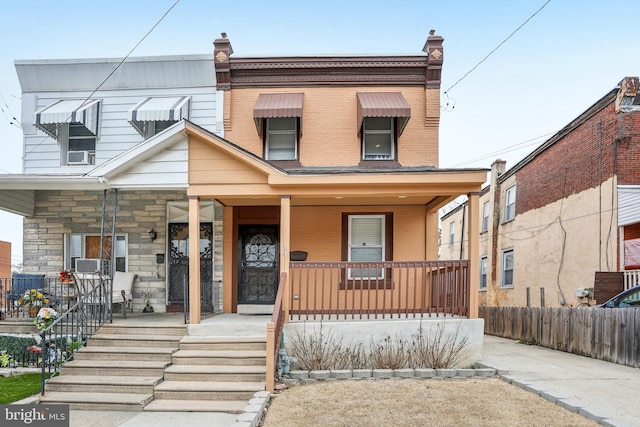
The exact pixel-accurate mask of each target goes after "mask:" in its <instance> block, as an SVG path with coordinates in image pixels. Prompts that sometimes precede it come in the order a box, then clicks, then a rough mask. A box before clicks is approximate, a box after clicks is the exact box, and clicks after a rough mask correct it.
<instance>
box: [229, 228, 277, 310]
mask: <svg viewBox="0 0 640 427" xmlns="http://www.w3.org/2000/svg"><path fill="white" fill-rule="evenodd" d="M238 235H239V251H238V252H239V253H238V260H239V262H238V269H239V271H238V278H239V280H238V281H239V283H238V304H274V303H275V301H276V293H277V291H278V254H279V248H278V226H277V225H240V226H239V230H238Z"/></svg>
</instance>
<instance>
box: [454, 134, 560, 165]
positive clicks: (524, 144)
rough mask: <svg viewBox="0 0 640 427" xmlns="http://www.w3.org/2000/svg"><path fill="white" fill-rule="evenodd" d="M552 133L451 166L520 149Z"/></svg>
mask: <svg viewBox="0 0 640 427" xmlns="http://www.w3.org/2000/svg"><path fill="white" fill-rule="evenodd" d="M554 133H555V132H550V133H546V134H544V135H540V136H536V137H535V138H531V139H528V140H526V141H523V142H518V143H517V144H513V145H510V146H508V147H505V148H503V149H501V150H498V151H494V152H492V153H487V154H483V155H482V156H480V157H476V158H474V159H471V160H467V161H464V162H461V163H457V164H455V165H451V167H452V168H455V167H458V166H464V165H466V164H468V163H473V162H477V161H479V160H485V159H488V158H491V157H493V156H496V155H498V154H504V153H510V152H512V151H516V150H520V149H522V148H526V147H530V146H532V145H537V144H539V141H538V140H539V139H540V138H546V137H547V136H549V135H553V134H554Z"/></svg>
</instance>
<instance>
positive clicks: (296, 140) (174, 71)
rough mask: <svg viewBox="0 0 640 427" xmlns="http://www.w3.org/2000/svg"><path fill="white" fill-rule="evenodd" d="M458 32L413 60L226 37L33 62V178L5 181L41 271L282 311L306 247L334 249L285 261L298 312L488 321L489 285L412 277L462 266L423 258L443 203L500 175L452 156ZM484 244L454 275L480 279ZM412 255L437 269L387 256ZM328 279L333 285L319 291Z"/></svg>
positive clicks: (31, 265) (34, 267)
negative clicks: (236, 49)
mask: <svg viewBox="0 0 640 427" xmlns="http://www.w3.org/2000/svg"><path fill="white" fill-rule="evenodd" d="M442 41H443V39H442V38H441V37H439V36H437V35H434V34H433V32H432V34H431V35H430V36H429V37H428V40H427V42H426V43H425V45H424V49H423V52H422V53H420V54H415V55H366V56H327V57H322V56H311V57H304V56H295V57H237V56H235V55H234V54H233V50H232V48H231V44H230V42H229V40H228V39H227V38H226V36H223V37H222V38H220V39H217V40H216V41H215V43H214V47H215V50H214V53H213V57H210V56H180V57H151V58H138V59H129V60H127V61H125V62H120V61H119V60H116V59H107V60H36V61H17V62H16V69H17V72H18V76H19V79H20V83H21V85H22V89H23V112H22V122H23V129H24V146H25V155H24V173H23V174H20V175H4V176H0V194H1V196H2V197H1V198H0V200H1V201H2V207H3V209H6V210H9V211H12V212H15V213H20V214H22V215H24V216H25V220H24V224H25V227H24V228H25V231H24V234H25V236H24V268H25V272H27V273H29V272H32V273H46V274H50V275H54V276H55V275H57V274H58V272H59V271H60V270H63V269H64V270H67V269H75V270H81V269H86V268H87V267H86V266H87V264H88V265H89V269H93V270H95V269H96V268H101V269H102V271H103V272H104V273H110V272H113V271H130V272H135V273H136V274H137V280H136V283H135V284H134V308H135V309H139V308H141V307H142V305H143V304H144V299H146V298H148V295H149V293H151V298H150V299H151V302H152V303H153V305H155V306H156V307H157V308H158V309H159V311H164V310H165V309H166V310H172V309H173V307H174V306H181V305H182V304H183V303H184V301H185V298H186V297H188V299H189V300H191V301H201V302H202V304H192V305H191V310H190V321H191V323H198V322H199V320H200V316H201V310H211V311H213V310H217V311H224V312H240V313H243V312H246V313H256V312H259V313H265V312H266V313H270V312H271V310H272V306H273V304H274V302H275V298H276V293H277V287H278V283H279V278H280V275H281V274H282V273H289V269H290V264H289V263H290V260H293V261H299V260H304V261H307V262H314V263H318V262H321V263H336V264H334V265H329V264H327V266H325V267H321V266H318V265H314V266H310V265H309V264H307V265H306V267H305V268H308V270H304V271H298V270H296V271H295V272H291V273H290V274H288V276H287V277H288V278H287V279H286V282H285V283H286V284H287V289H288V294H287V296H286V298H285V301H284V303H283V304H284V305H285V307H286V308H287V311H288V312H290V311H295V312H297V313H298V314H305V313H310V312H312V311H323V310H334V309H335V310H337V311H338V312H341V313H346V312H347V311H353V310H354V307H353V301H354V298H355V299H357V300H358V301H359V302H358V304H360V305H359V306H358V308H357V309H358V310H362V311H364V312H371V311H375V310H384V306H385V305H388V304H389V301H388V300H387V302H382V301H379V302H375V303H374V302H371V301H369V302H367V303H364V301H365V296H364V294H366V295H367V297H366V298H367V300H368V299H369V298H370V297H373V296H374V295H377V296H378V297H380V298H381V299H383V298H389V299H390V300H391V301H395V304H400V303H399V301H402V300H403V299H406V301H404V302H403V303H402V304H400V305H398V307H397V308H398V309H399V308H403V309H405V310H422V309H424V307H436V306H437V307H445V306H447V307H450V306H451V304H453V302H454V301H455V302H456V304H457V306H456V307H457V308H456V310H461V311H459V312H458V311H456V313H458V314H463V315H471V317H474V313H475V310H476V304H474V301H473V295H474V293H471V295H472V296H471V299H470V298H469V295H467V294H466V291H464V292H463V291H462V290H461V291H460V295H459V296H458V297H455V298H454V297H453V294H454V292H453V290H452V289H453V288H452V286H453V285H452V284H451V283H449V282H448V281H444V280H443V281H442V284H441V285H439V286H440V287H439V288H438V289H436V287H435V286H432V287H431V288H430V289H428V290H426V289H423V288H421V287H420V286H416V285H415V283H416V280H417V279H416V277H418V276H420V277H422V278H423V279H424V280H422V283H426V280H427V278H429V277H437V276H438V277H444V275H445V273H444V271H445V270H444V269H443V267H442V266H440V265H436V264H434V265H428V266H426V267H425V265H426V264H424V263H425V262H427V261H429V260H433V261H434V262H435V261H436V259H437V251H438V224H437V223H438V217H437V212H438V209H440V208H441V207H442V206H444V205H445V204H447V203H448V202H450V201H451V200H453V199H455V198H456V197H458V196H460V195H468V194H470V195H471V196H470V200H477V192H478V191H479V190H480V187H481V185H482V183H483V182H484V181H485V178H486V170H485V169H469V170H464V169H440V168H438V125H439V117H440V74H441V68H442V62H443V45H442ZM194 235H198V236H199V239H193V238H192V239H189V236H194ZM193 254H199V256H193ZM475 258H477V257H473V258H472V261H471V262H470V264H469V265H468V266H466V265H465V266H464V267H461V269H460V271H455V272H454V271H450V272H449V273H446V274H448V275H449V276H450V277H454V276H455V277H457V279H456V283H459V284H462V285H464V286H468V285H469V284H470V283H469V281H468V280H467V279H465V278H466V277H467V274H468V273H469V271H472V272H473V271H474V269H477V260H476V259H475ZM95 261H98V264H100V262H101V264H100V265H97V266H96V264H95ZM408 261H412V262H413V261H419V262H421V263H423V264H421V265H420V266H417V265H414V266H412V267H410V268H409V269H408V270H407V271H406V272H404V273H403V272H400V270H398V268H399V266H398V265H392V264H388V265H383V264H380V265H376V264H375V263H401V262H408ZM350 262H351V263H353V262H360V263H361V264H359V265H358V266H355V265H346V264H340V263H350ZM365 263H369V264H366V265H365ZM292 265H293V264H292ZM295 265H299V264H295ZM318 274H326V275H327V277H331V280H325V281H324V283H325V286H324V287H323V290H320V289H319V286H315V285H314V289H313V290H311V289H310V288H308V287H307V288H304V289H303V287H302V286H303V283H308V281H309V280H310V278H311V277H312V276H314V275H318ZM401 274H404V279H402V278H401ZM411 275H413V277H414V278H413V279H411V283H409V284H407V285H405V286H406V287H401V286H399V284H400V283H401V282H402V281H403V280H406V279H407V277H409V276H411ZM472 277H475V274H472ZM294 280H297V282H296V283H297V284H295V285H294V284H293V281H294ZM373 281H375V292H374V289H372V287H373V286H374V285H373V284H372V282H373ZM418 281H419V280H418ZM194 283H199V284H201V286H187V285H188V284H194ZM434 283H435V282H434ZM424 286H426V285H424ZM464 286H463V288H464ZM463 288H460V289H463ZM185 289H189V291H188V292H189V295H188V296H187V295H185V294H184V290H185ZM465 289H466V288H465ZM365 290H368V292H363V291H365ZM383 290H384V292H381V291H383ZM456 292H457V291H456ZM143 294H144V295H145V297H144V298H143V297H142V295H143ZM463 294H464V295H463ZM328 301H332V303H329V302H328ZM347 301H351V304H352V307H351V308H350V309H347ZM376 301H377V299H376ZM331 304H336V305H335V306H331ZM165 307H166V308H165ZM469 310H470V311H469Z"/></svg>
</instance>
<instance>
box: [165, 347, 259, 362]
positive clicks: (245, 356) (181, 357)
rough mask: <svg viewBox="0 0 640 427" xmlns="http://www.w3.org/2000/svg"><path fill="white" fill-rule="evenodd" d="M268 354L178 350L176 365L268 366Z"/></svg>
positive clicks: (175, 359) (252, 351)
mask: <svg viewBox="0 0 640 427" xmlns="http://www.w3.org/2000/svg"><path fill="white" fill-rule="evenodd" d="M266 357H267V356H266V352H265V351H259V350H248V351H232V350H178V351H177V352H175V353H173V364H174V365H266Z"/></svg>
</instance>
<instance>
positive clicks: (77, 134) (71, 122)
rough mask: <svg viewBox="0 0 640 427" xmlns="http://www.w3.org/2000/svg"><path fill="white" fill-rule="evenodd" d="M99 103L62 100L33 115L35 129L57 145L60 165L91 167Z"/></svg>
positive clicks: (90, 100)
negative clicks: (57, 143)
mask: <svg viewBox="0 0 640 427" xmlns="http://www.w3.org/2000/svg"><path fill="white" fill-rule="evenodd" d="M99 115H100V100H99V99H65V100H61V101H57V102H54V103H53V104H51V105H48V106H47V107H45V108H43V109H41V110H38V111H37V112H36V113H35V126H36V128H38V129H40V130H42V131H43V132H45V133H46V134H47V135H49V136H50V137H52V138H55V139H56V140H57V141H58V142H60V163H61V164H62V165H69V166H75V165H93V164H95V156H96V142H97V135H98V117H99Z"/></svg>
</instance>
